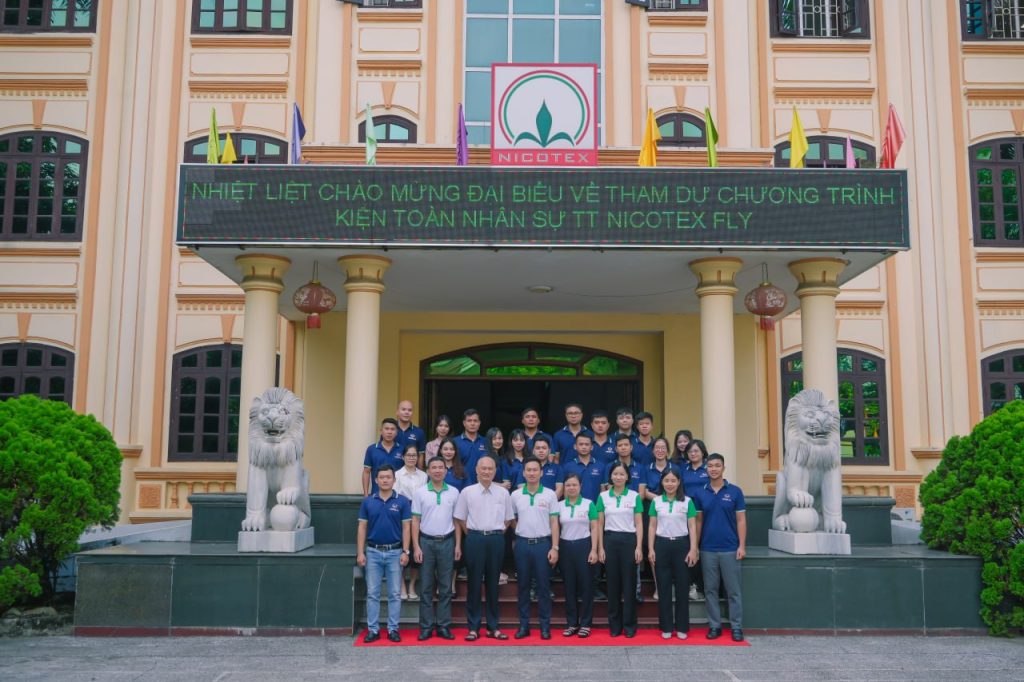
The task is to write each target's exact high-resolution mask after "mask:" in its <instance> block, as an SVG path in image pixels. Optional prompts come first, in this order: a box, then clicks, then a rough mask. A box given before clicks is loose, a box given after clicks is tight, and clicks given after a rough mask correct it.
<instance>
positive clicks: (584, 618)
mask: <svg viewBox="0 0 1024 682" xmlns="http://www.w3.org/2000/svg"><path fill="white" fill-rule="evenodd" d="M558 544H559V545H560V549H561V551H560V552H559V553H558V554H559V557H558V565H559V567H560V568H561V569H562V581H563V582H564V583H565V624H566V625H568V626H570V627H572V626H579V627H583V628H589V627H590V626H591V625H593V623H594V582H595V580H594V575H595V573H596V571H595V570H594V568H595V566H596V564H589V563H587V557H589V556H590V538H583V539H581V540H561V541H560V542H559V543H558ZM577 602H578V604H577Z"/></svg>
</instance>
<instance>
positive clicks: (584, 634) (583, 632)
mask: <svg viewBox="0 0 1024 682" xmlns="http://www.w3.org/2000/svg"><path fill="white" fill-rule="evenodd" d="M578 636H579V638H580V639H586V638H587V637H590V628H580V631H579V635H578Z"/></svg>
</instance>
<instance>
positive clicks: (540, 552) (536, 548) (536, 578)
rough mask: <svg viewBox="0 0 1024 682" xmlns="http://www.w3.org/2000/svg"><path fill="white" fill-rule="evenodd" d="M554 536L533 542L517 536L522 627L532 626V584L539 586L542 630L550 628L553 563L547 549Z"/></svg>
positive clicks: (538, 604)
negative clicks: (549, 560) (550, 561)
mask: <svg viewBox="0 0 1024 682" xmlns="http://www.w3.org/2000/svg"><path fill="white" fill-rule="evenodd" d="M549 551H551V538H550V537H547V538H538V539H537V541H536V542H533V543H532V544H531V543H530V542H529V541H528V540H527V539H526V538H520V537H517V538H516V585H517V587H518V592H517V598H516V602H517V605H518V607H519V627H521V628H526V629H529V628H530V586H531V585H534V584H535V585H536V589H537V615H538V620H540V628H541V630H549V629H551V564H549V563H548V552H549Z"/></svg>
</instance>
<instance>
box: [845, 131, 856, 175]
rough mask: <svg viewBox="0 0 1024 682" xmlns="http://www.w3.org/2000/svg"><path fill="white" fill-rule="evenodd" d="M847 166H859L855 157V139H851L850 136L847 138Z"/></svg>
mask: <svg viewBox="0 0 1024 682" xmlns="http://www.w3.org/2000/svg"><path fill="white" fill-rule="evenodd" d="M846 167H847V168H856V167H857V159H855V158H854V156H853V140H851V139H850V138H849V137H847V138H846Z"/></svg>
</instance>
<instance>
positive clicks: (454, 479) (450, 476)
mask: <svg viewBox="0 0 1024 682" xmlns="http://www.w3.org/2000/svg"><path fill="white" fill-rule="evenodd" d="M444 482H445V483H447V484H448V485H449V486H451V487H452V488H455V489H456V490H458V491H461V490H462V489H463V488H465V487H466V485H467V481H466V479H465V478H459V477H458V476H456V475H455V472H454V471H453V470H452V469H448V471H447V472H445V475H444Z"/></svg>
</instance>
